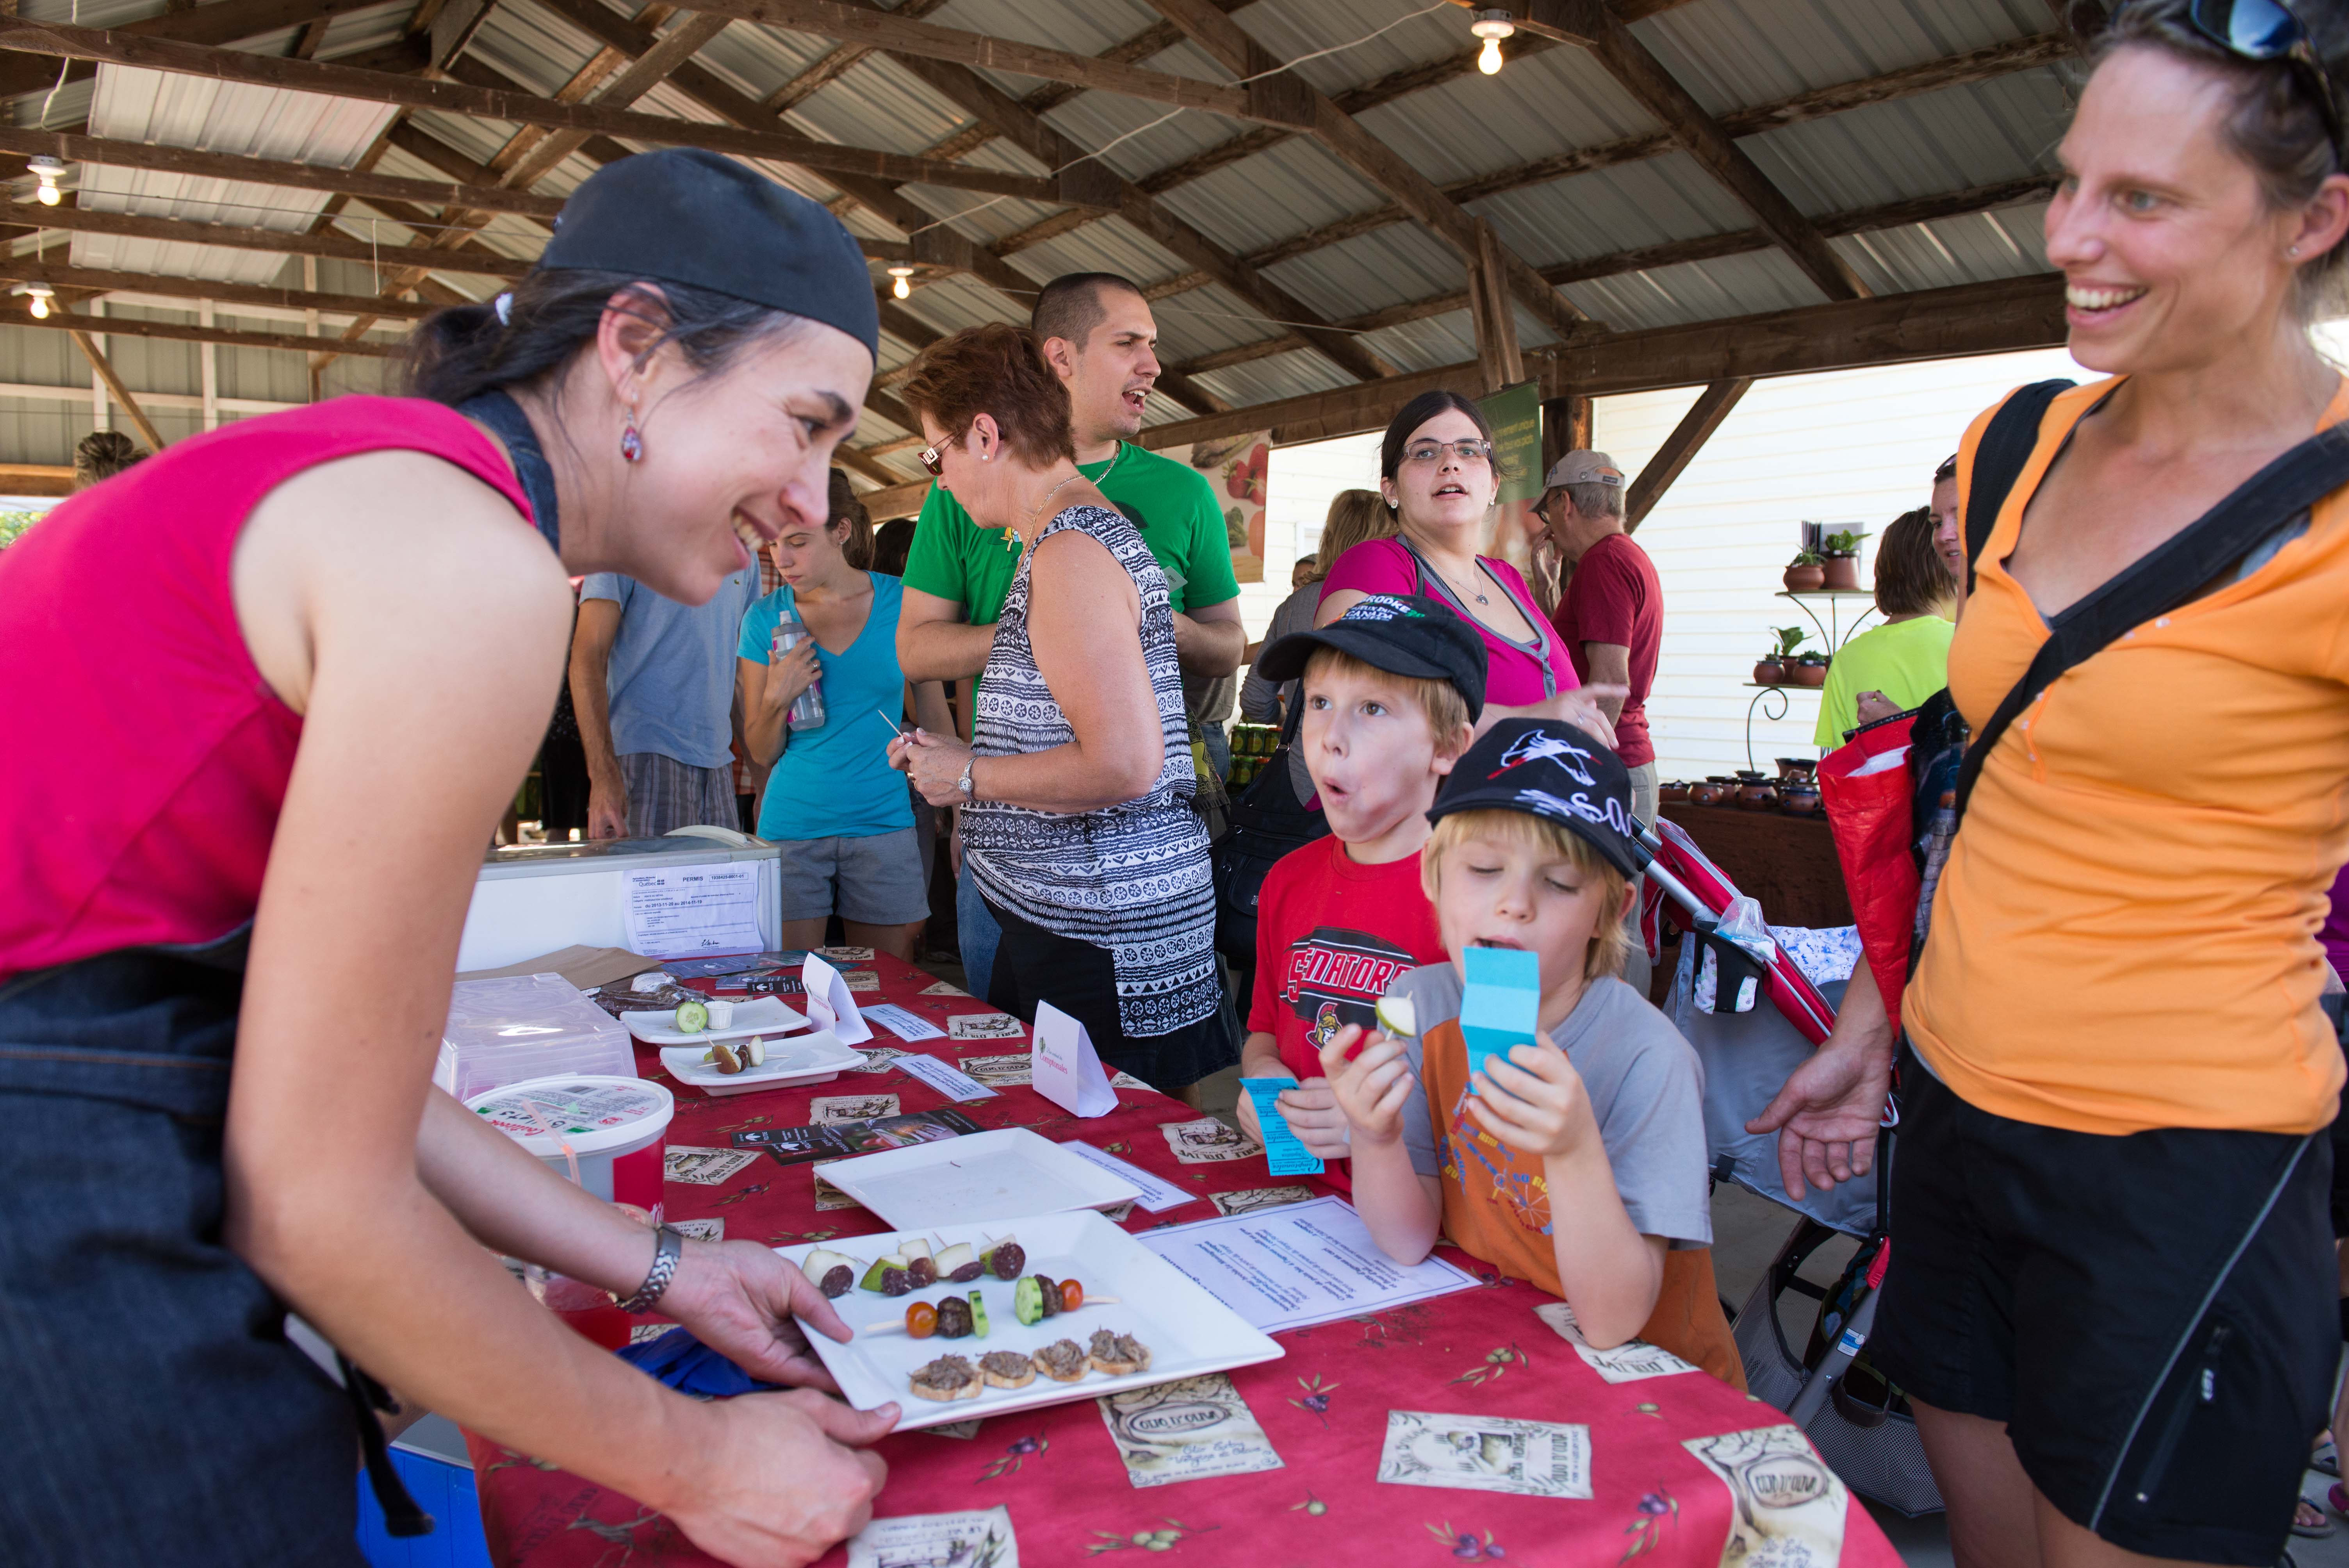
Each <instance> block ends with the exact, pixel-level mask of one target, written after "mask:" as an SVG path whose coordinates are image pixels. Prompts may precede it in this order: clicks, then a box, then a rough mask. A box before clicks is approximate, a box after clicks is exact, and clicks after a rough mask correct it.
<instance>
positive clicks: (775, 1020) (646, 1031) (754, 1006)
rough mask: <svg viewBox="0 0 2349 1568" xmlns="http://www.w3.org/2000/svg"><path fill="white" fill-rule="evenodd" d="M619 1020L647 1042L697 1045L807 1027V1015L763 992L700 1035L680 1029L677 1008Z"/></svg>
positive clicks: (663, 1008) (736, 1005)
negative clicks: (719, 1025)
mask: <svg viewBox="0 0 2349 1568" xmlns="http://www.w3.org/2000/svg"><path fill="white" fill-rule="evenodd" d="M620 1022H621V1023H623V1024H625V1025H626V1026H627V1030H628V1033H630V1034H632V1035H634V1036H636V1038H638V1039H640V1040H642V1041H644V1043H645V1044H647V1045H648V1046H691V1045H698V1046H699V1047H701V1048H702V1049H703V1050H705V1051H706V1050H708V1049H709V1042H710V1041H712V1040H746V1039H749V1038H750V1037H751V1036H752V1035H781V1034H788V1033H790V1032H791V1031H792V1030H793V1029H804V1028H806V1027H807V1016H806V1015H804V1014H802V1013H795V1012H793V1011H792V1009H791V1008H789V1007H786V1006H783V1003H782V999H781V997H778V996H761V997H760V998H758V999H757V1000H756V1001H752V1002H737V1003H735V1004H734V1021H733V1022H732V1023H730V1024H729V1025H727V1026H725V1027H724V1028H722V1029H704V1030H702V1031H701V1033H699V1034H698V1035H680V1034H678V1032H677V1009H676V1008H674V1007H662V1008H657V1009H653V1010H649V1011H646V1012H641V1013H623V1014H621V1015H620Z"/></svg>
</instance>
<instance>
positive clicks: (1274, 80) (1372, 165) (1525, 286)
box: [1149, 0, 1597, 337]
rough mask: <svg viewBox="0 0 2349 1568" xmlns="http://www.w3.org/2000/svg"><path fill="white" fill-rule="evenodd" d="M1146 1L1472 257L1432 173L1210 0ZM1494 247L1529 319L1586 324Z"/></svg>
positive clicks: (1464, 228) (1472, 239)
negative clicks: (1292, 110) (1289, 104)
mask: <svg viewBox="0 0 2349 1568" xmlns="http://www.w3.org/2000/svg"><path fill="white" fill-rule="evenodd" d="M1592 3H1593V4H1596V3H1597V0H1592ZM1149 4H1150V6H1151V8H1152V9H1153V10H1154V11H1156V12H1158V13H1159V15H1163V16H1164V17H1165V18H1166V19H1167V20H1168V21H1170V22H1172V23H1174V25H1175V26H1177V27H1180V28H1181V29H1182V30H1183V32H1184V35H1185V36H1186V37H1188V38H1189V39H1190V40H1191V41H1192V42H1193V43H1195V44H1197V45H1198V46H1200V47H1201V48H1203V49H1205V50H1206V52H1207V54H1208V55H1209V57H1212V58H1213V59H1214V60H1215V61H1216V64H1218V65H1220V66H1222V67H1224V68H1225V69H1226V70H1227V71H1230V72H1232V73H1233V74H1234V75H1235V76H1239V77H1254V78H1257V79H1255V80H1253V81H1251V82H1250V84H1249V86H1248V88H1247V91H1248V92H1249V93H1250V94H1251V95H1253V96H1256V97H1258V98H1274V97H1278V98H1283V99H1288V100H1293V101H1294V103H1295V104H1296V105H1297V106H1298V107H1299V109H1300V110H1301V111H1302V112H1303V113H1304V115H1305V116H1306V118H1307V120H1308V122H1309V123H1308V129H1310V130H1311V132H1312V134H1313V138H1314V139H1315V140H1317V141H1319V143H1320V144H1321V145H1322V146H1323V147H1324V148H1326V149H1328V150H1330V152H1331V153H1332V154H1334V155H1335V156H1336V157H1337V158H1338V160H1340V162H1342V163H1345V164H1346V165H1348V166H1349V167H1350V168H1351V169H1353V170H1354V171H1355V172H1356V173H1358V174H1360V175H1361V176H1362V177H1363V178H1364V179H1366V180H1368V181H1370V182H1371V184H1372V185H1373V186H1375V187H1376V188H1377V189H1379V190H1381V191H1385V192H1386V193H1387V195H1388V196H1389V197H1390V198H1392V200H1393V201H1395V202H1396V204H1397V205H1399V206H1401V207H1402V209H1403V210H1404V211H1407V212H1409V213H1410V214H1411V215H1412V216H1413V217H1414V218H1416V219H1418V220H1419V221H1420V222H1422V223H1424V224H1425V225H1426V226H1427V227H1428V229H1429V230H1430V231H1432V232H1433V233H1434V234H1435V236H1436V237H1437V238H1438V239H1441V240H1442V241H1444V242H1445V243H1446V244H1448V245H1450V246H1451V247H1452V249H1453V250H1454V252H1455V253H1458V254H1459V256H1460V257H1461V259H1462V260H1463V261H1464V262H1468V263H1475V259H1476V256H1477V254H1478V250H1477V239H1476V225H1475V220H1474V219H1472V218H1471V217H1470V216H1469V215H1468V214H1467V213H1466V212H1465V211H1463V210H1462V209H1461V208H1460V206H1459V204H1458V203H1456V202H1454V201H1453V200H1452V199H1451V198H1450V197H1448V196H1446V195H1444V192H1443V191H1441V190H1439V189H1437V187H1436V185H1435V182H1434V181H1432V180H1430V179H1428V178H1427V176H1425V175H1424V174H1422V173H1421V172H1420V171H1419V170H1416V169H1414V168H1413V167H1412V166H1411V164H1410V163H1409V162H1407V161H1405V160H1404V159H1403V158H1402V155H1401V154H1399V153H1397V152H1396V151H1395V150H1393V149H1392V148H1390V147H1389V146H1387V145H1386V143H1384V142H1382V141H1381V140H1380V139H1378V138H1377V137H1375V136H1372V135H1371V133H1370V132H1369V131H1368V130H1366V129H1363V127H1362V125H1361V121H1359V120H1357V119H1354V117H1353V116H1351V115H1350V114H1348V113H1347V112H1346V111H1345V110H1343V109H1341V108H1339V107H1338V106H1337V105H1336V104H1334V103H1332V102H1330V99H1329V98H1326V97H1324V96H1323V95H1322V94H1320V93H1319V92H1317V91H1315V90H1314V89H1313V88H1311V87H1310V86H1309V85H1308V84H1307V83H1306V82H1305V81H1304V80H1303V78H1301V77H1299V76H1298V75H1297V74H1296V73H1295V72H1293V71H1288V70H1285V69H1283V68H1282V63H1281V62H1280V61H1279V60H1278V59H1276V58H1274V57H1273V56H1272V54H1271V53H1270V52H1269V51H1268V50H1267V49H1266V48H1265V47H1264V46H1263V45H1261V44H1259V43H1257V41H1256V40H1255V39H1254V38H1252V37H1250V36H1248V35H1247V33H1246V32H1244V31H1243V30H1242V29H1241V27H1240V26H1239V24H1238V23H1237V22H1235V21H1233V20H1232V19H1231V18H1230V17H1228V16H1226V15H1224V14H1223V13H1222V12H1221V11H1219V10H1217V9H1216V7H1215V6H1214V5H1212V4H1210V3H1209V0H1149ZM1497 255H1498V264H1499V266H1500V268H1501V272H1502V275H1503V277H1504V278H1505V280H1506V283H1507V284H1508V290H1509V294H1511V295H1512V296H1513V297H1514V298H1516V300H1517V301H1518V302H1519V303H1520V304H1524V305H1525V306H1526V309H1528V310H1529V311H1531V312H1532V313H1533V316H1534V319H1535V320H1537V321H1539V322H1540V323H1542V324H1543V325H1545V326H1547V327H1548V328H1549V329H1550V330H1551V331H1552V332H1555V333H1557V335H1559V336H1560V337H1571V336H1574V335H1577V334H1578V333H1580V332H1584V331H1588V329H1589V325H1590V324H1589V319H1588V317H1587V316H1585V315H1583V314H1582V312H1580V311H1579V310H1577V309H1576V308H1575V307H1574V306H1573V305H1572V304H1569V303H1568V301H1567V299H1566V298H1565V296H1564V295H1562V294H1559V293H1558V292H1557V290H1556V289H1553V288H1551V287H1550V286H1549V285H1548V284H1546V283H1544V282H1542V281H1541V276H1540V274H1539V273H1536V272H1535V271H1534V270H1533V268H1532V267H1530V266H1528V265H1526V263H1525V261H1524V259H1523V258H1521V257H1520V256H1518V255H1517V254H1516V253H1515V252H1513V251H1511V250H1510V249H1509V248H1508V247H1507V246H1506V245H1499V246H1498V247H1497Z"/></svg>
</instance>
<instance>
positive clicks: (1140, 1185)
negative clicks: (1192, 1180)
mask: <svg viewBox="0 0 2349 1568" xmlns="http://www.w3.org/2000/svg"><path fill="white" fill-rule="evenodd" d="M1020 1059H1022V1060H1023V1061H1024V1060H1025V1059H1026V1058H1025V1057H1022V1058H1020ZM968 1061H969V1058H968V1057H966V1058H965V1065H968ZM1061 1148H1063V1149H1065V1150H1068V1151H1069V1152H1070V1153H1071V1154H1073V1155H1075V1156H1076V1157H1077V1158H1078V1159H1080V1160H1081V1161H1084V1162H1085V1163H1086V1164H1088V1165H1095V1166H1099V1167H1100V1168H1101V1169H1102V1170H1103V1171H1108V1172H1109V1173H1110V1174H1111V1175H1112V1176H1114V1177H1116V1178H1117V1179H1118V1180H1119V1181H1126V1182H1130V1183H1132V1184H1133V1189H1134V1191H1137V1192H1139V1193H1140V1194H1141V1197H1139V1198H1138V1199H1136V1200H1135V1202H1139V1203H1140V1204H1141V1205H1142V1206H1143V1208H1145V1209H1147V1210H1149V1211H1150V1212H1152V1213H1154V1214H1160V1213H1164V1212H1166V1211H1167V1210H1169V1209H1179V1208H1181V1207H1182V1206H1183V1205H1184V1204H1185V1203H1195V1202H1198V1201H1199V1199H1200V1198H1201V1197H1202V1196H1203V1194H1201V1193H1197V1192H1185V1191H1183V1189H1182V1188H1180V1187H1177V1186H1176V1185H1174V1182H1172V1181H1167V1180H1166V1179H1165V1178H1164V1177H1161V1176H1154V1175H1152V1174H1151V1173H1150V1172H1149V1171H1144V1170H1143V1168H1142V1167H1141V1166H1139V1165H1134V1164H1131V1163H1129V1162H1127V1161H1123V1160H1120V1159H1119V1158H1118V1157H1117V1156H1116V1155H1114V1154H1109V1153H1105V1152H1103V1151H1102V1150H1098V1149H1095V1148H1094V1147H1093V1146H1092V1144H1090V1143H1085V1142H1081V1141H1080V1140H1076V1139H1073V1138H1071V1139H1070V1140H1068V1141H1067V1142H1066V1143H1063V1144H1061Z"/></svg>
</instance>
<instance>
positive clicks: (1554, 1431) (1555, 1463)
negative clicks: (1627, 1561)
mask: <svg viewBox="0 0 2349 1568" xmlns="http://www.w3.org/2000/svg"><path fill="white" fill-rule="evenodd" d="M1469 951H1470V952H1472V953H1473V952H1475V949H1474V948H1471V949H1470V950H1469ZM1690 1446H1691V1447H1692V1448H1693V1447H1694V1446H1695V1445H1694V1444H1691V1445H1690ZM1700 1457H1702V1456H1700ZM1379 1479H1380V1480H1382V1481H1385V1482H1388V1483H1389V1484H1390V1485H1393V1486H1444V1487H1459V1488H1462V1489H1464V1490H1465V1491H1506V1492H1509V1493H1512V1494H1513V1495H1515V1496H1517V1497H1561V1498H1573V1499H1577V1500H1578V1501H1584V1502H1588V1501H1590V1495H1591V1494H1590V1429H1589V1428H1588V1427H1586V1426H1580V1425H1568V1424H1567V1423H1564V1422H1559V1421H1527V1420H1520V1419H1518V1418H1515V1417H1511V1416H1442V1415H1435V1414H1433V1413H1431V1412H1429V1411H1426V1410H1389V1411H1388V1412H1387V1438H1386V1443H1385V1446H1384V1447H1383V1448H1381V1449H1380V1451H1379Z"/></svg>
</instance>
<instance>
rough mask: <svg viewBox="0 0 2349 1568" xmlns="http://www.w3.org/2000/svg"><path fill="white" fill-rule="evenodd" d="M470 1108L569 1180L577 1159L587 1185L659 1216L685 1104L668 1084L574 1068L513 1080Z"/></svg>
mask: <svg viewBox="0 0 2349 1568" xmlns="http://www.w3.org/2000/svg"><path fill="white" fill-rule="evenodd" d="M465 1109H468V1110H470V1111H472V1112H474V1113H475V1114H476V1115H478V1116H480V1117H481V1119H483V1120H485V1121H487V1122H488V1123H489V1124H490V1125H491V1126H492V1127H494V1128H496V1129H497V1130H499V1131H501V1132H502V1133H504V1134H505V1135H506V1136H507V1137H508V1138H511V1139H512V1140H514V1141H515V1142H516V1143H519V1144H521V1145H522V1146H523V1148H524V1149H527V1150H530V1151H531V1152H532V1153H533V1154H535V1155H537V1156H538V1157H539V1159H541V1160H542V1161H545V1163H546V1165H547V1167H548V1168H549V1169H550V1170H553V1171H555V1172H556V1173H557V1174H558V1175H560V1176H562V1177H563V1178H564V1180H565V1181H568V1180H569V1179H570V1176H571V1162H572V1161H573V1160H574V1159H575V1160H577V1161H578V1162H579V1185H580V1186H581V1187H582V1188H584V1189H585V1190H586V1191H590V1192H593V1193H594V1194H595V1196H596V1197H598V1198H605V1199H609V1200H610V1201H611V1202H616V1203H634V1204H635V1205H636V1207H637V1208H639V1209H642V1210H644V1211H645V1212H647V1213H649V1214H651V1215H652V1216H653V1220H654V1222H655V1223H658V1222H659V1221H660V1218H661V1212H662V1211H661V1160H662V1156H663V1155H664V1154H665V1153H666V1152H667V1147H668V1122H669V1118H670V1117H671V1116H672V1115H674V1114H675V1113H676V1110H677V1099H676V1097H675V1096H673V1095H671V1094H670V1093H669V1091H668V1090H667V1088H663V1087H662V1086H661V1085H659V1084H657V1083H648V1082H647V1081H646V1080H644V1079H643V1078H616V1077H612V1076H609V1075H605V1074H595V1073H566V1074H564V1075H563V1076H561V1077H558V1078H533V1079H530V1080H528V1081H526V1082H523V1083H511V1084H506V1085H504V1086H502V1088H493V1089H492V1090H490V1091H489V1092H488V1093H486V1094H478V1095H475V1096H474V1097H473V1098H472V1099H469V1100H467V1101H466V1102H465ZM566 1145H567V1146H568V1148H569V1150H570V1152H569V1153H568V1154H565V1153H564V1148H565V1146H566Z"/></svg>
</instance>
